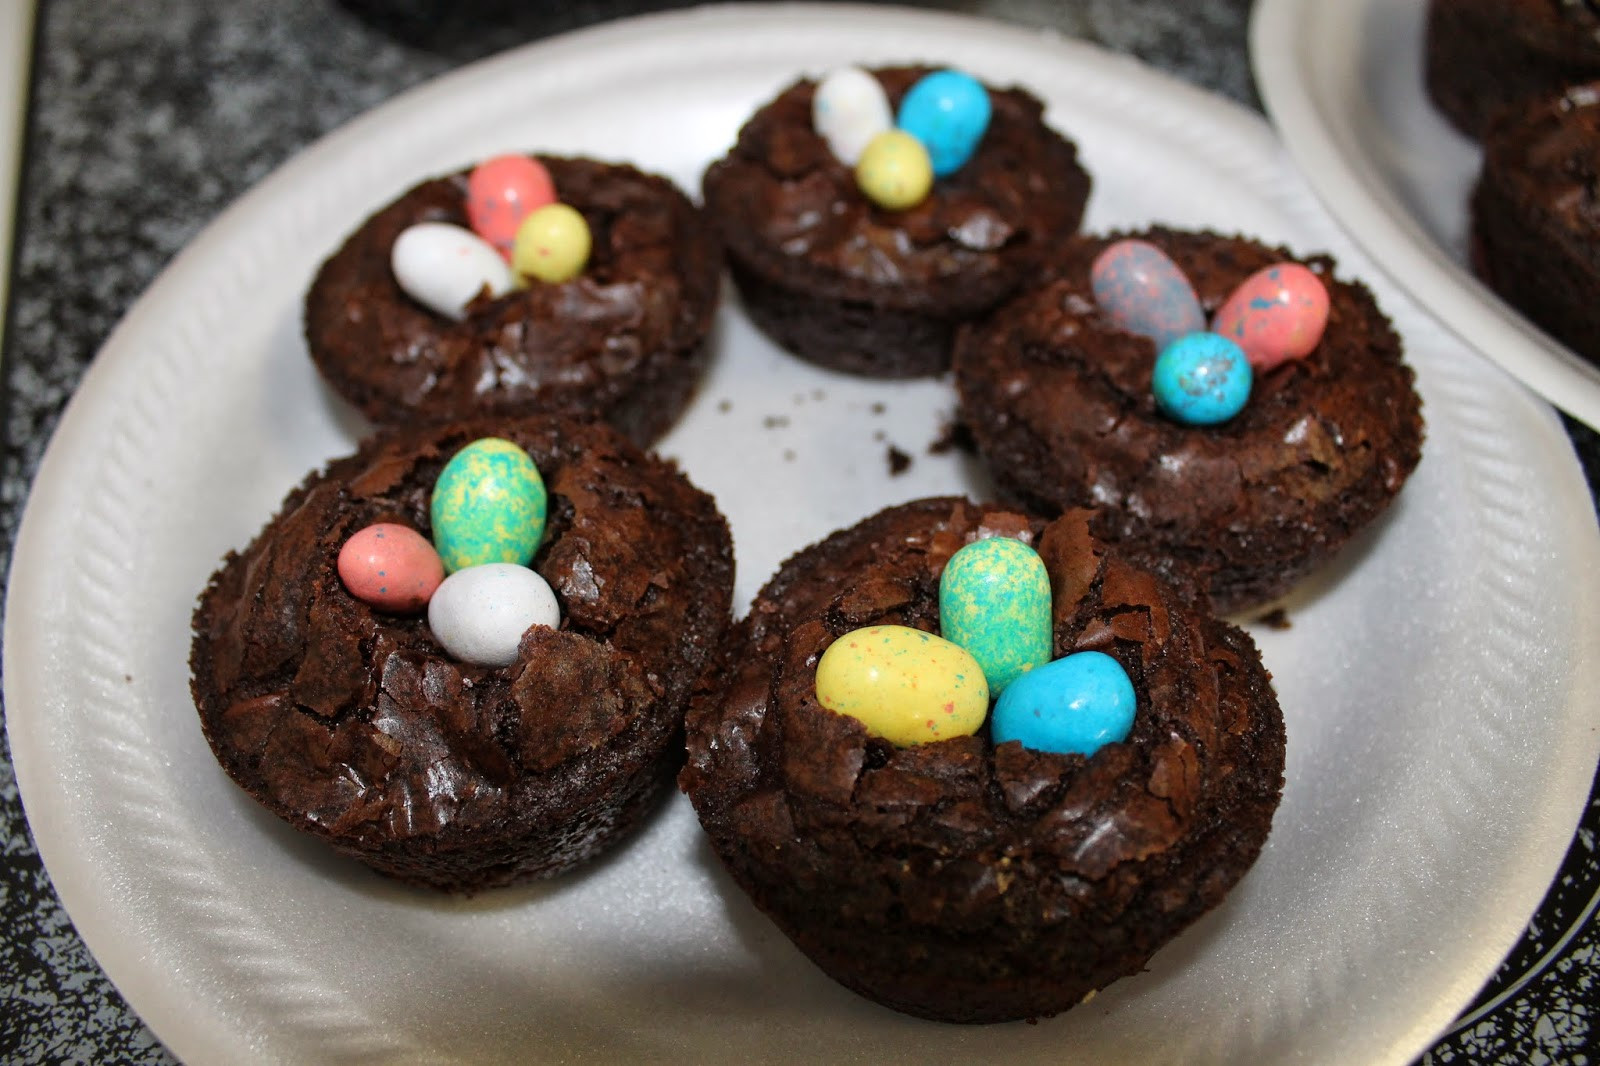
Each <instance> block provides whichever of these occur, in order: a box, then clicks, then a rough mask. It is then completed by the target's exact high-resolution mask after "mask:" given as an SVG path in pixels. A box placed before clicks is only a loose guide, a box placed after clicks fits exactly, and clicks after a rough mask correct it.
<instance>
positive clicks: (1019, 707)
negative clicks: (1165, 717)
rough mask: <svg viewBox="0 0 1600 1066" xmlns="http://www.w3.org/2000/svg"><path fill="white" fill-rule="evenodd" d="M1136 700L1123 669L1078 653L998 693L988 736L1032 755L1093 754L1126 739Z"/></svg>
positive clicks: (1105, 659) (1109, 660) (1097, 654)
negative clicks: (1012, 743)
mask: <svg viewBox="0 0 1600 1066" xmlns="http://www.w3.org/2000/svg"><path fill="white" fill-rule="evenodd" d="M1137 703H1138V697H1137V696H1135V694H1134V691H1133V682H1132V681H1130V680H1129V679H1128V674H1127V671H1125V670H1124V669H1123V668H1122V664H1121V663H1119V662H1117V660H1115V659H1113V658H1112V657H1111V656H1109V655H1106V654H1105V653H1103V652H1098V651H1080V652H1077V653H1076V654H1073V655H1068V656H1066V657H1064V658H1061V659H1057V660H1056V661H1055V662H1051V663H1046V664H1045V665H1043V666H1040V667H1036V668H1035V669H1033V670H1029V671H1028V672H1027V673H1025V674H1023V675H1022V676H1021V677H1019V678H1017V679H1016V680H1015V681H1013V682H1012V683H1011V684H1010V686H1008V687H1007V688H1006V690H1005V692H1003V693H1001V694H1000V699H999V701H998V702H997V703H996V704H995V705H994V717H993V720H992V721H991V722H990V725H989V731H990V736H991V737H993V739H994V742H995V743H996V744H1003V743H1005V742H1006V741H1008V740H1017V741H1021V742H1022V746H1023V747H1025V748H1032V749H1033V750H1034V751H1053V752H1056V753H1058V754H1062V755H1065V754H1070V753H1076V754H1079V755H1093V754H1094V753H1095V752H1097V751H1099V750H1100V748H1101V747H1102V746H1104V745H1106V744H1115V743H1117V742H1119V741H1123V740H1126V739H1128V733H1129V731H1130V730H1132V728H1133V714H1134V710H1135V707H1136V705H1137Z"/></svg>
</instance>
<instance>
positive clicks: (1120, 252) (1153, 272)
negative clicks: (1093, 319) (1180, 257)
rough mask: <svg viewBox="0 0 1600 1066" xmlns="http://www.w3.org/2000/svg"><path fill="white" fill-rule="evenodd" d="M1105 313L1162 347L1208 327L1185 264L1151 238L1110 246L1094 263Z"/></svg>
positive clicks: (1093, 283) (1094, 285)
mask: <svg viewBox="0 0 1600 1066" xmlns="http://www.w3.org/2000/svg"><path fill="white" fill-rule="evenodd" d="M1089 286H1090V288H1091V289H1093V290H1094V302H1095V303H1096V304H1097V305H1098V306H1099V308H1100V312H1101V313H1102V314H1104V315H1105V316H1106V317H1107V318H1109V319H1110V320H1111V321H1112V322H1113V323H1115V324H1116V326H1117V328H1118V329H1121V330H1126V331H1127V332H1129V333H1137V334H1139V335H1140V336H1141V337H1149V338H1150V339H1151V340H1152V341H1154V342H1155V345H1156V351H1158V352H1159V351H1161V349H1163V348H1165V347H1166V346H1167V345H1169V344H1171V343H1172V342H1173V341H1175V340H1177V339H1178V338H1179V337H1182V336H1184V335H1185V334H1188V333H1199V332H1201V331H1202V330H1204V329H1205V328H1206V315H1205V312H1204V311H1202V310H1201V309H1200V300H1199V298H1198V297H1196V296H1195V294H1194V286H1193V285H1191V284H1189V279H1188V278H1187V277H1186V276H1184V273H1183V269H1182V268H1181V267H1179V266H1178V264H1177V263H1174V262H1173V261H1172V259H1171V258H1170V257H1169V256H1168V255H1167V253H1166V252H1163V251H1162V250H1161V249H1160V248H1157V247H1156V246H1155V245H1153V244H1151V243H1150V242H1149V241H1139V240H1123V241H1115V242H1113V243H1112V244H1110V245H1107V247H1106V249H1105V251H1103V252H1101V253H1100V254H1099V255H1097V256H1096V257H1095V260H1094V263H1093V265H1091V266H1090V267H1089Z"/></svg>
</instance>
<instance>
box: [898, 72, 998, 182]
mask: <svg viewBox="0 0 1600 1066" xmlns="http://www.w3.org/2000/svg"><path fill="white" fill-rule="evenodd" d="M991 110H992V108H991V105H990V103H989V91H988V90H987V89H985V88H984V87H983V83H982V82H980V81H978V79H977V78H974V77H973V76H972V75H970V74H965V73H963V72H961V71H959V70H936V71H934V72H933V73H932V74H928V75H925V76H923V77H922V78H919V79H918V80H917V83H916V84H915V85H913V86H911V88H910V89H908V90H907V91H906V94H905V96H904V97H902V98H901V100H900V113H899V114H898V115H897V116H896V119H895V121H896V125H898V126H899V127H900V128H901V129H903V130H905V131H906V132H907V133H909V134H911V135H912V136H913V137H915V138H916V139H917V140H919V141H921V142H922V143H923V144H924V145H926V146H927V149H928V156H929V158H930V159H932V161H933V173H934V176H935V177H940V178H942V177H944V176H945V175H947V174H954V173H955V172H956V171H958V170H960V169H961V168H962V167H963V166H965V165H966V162H967V160H969V159H971V158H972V154H973V153H974V152H976V151H977V150H978V143H979V142H980V141H982V140H983V134H984V131H986V130H987V129H988V128H989V117H990V114H991Z"/></svg>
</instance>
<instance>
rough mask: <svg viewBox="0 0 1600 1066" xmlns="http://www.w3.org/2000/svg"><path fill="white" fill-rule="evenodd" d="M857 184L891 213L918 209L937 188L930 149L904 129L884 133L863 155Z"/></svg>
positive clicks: (857, 165) (872, 141)
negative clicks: (929, 158)
mask: <svg viewBox="0 0 1600 1066" xmlns="http://www.w3.org/2000/svg"><path fill="white" fill-rule="evenodd" d="M856 184H857V185H859V186H860V187H861V191H862V192H863V193H865V194H866V196H867V199H869V200H871V201H872V202H873V203H875V204H877V205H878V206H879V207H882V208H886V209H888V210H890V211H904V210H906V209H907V208H910V207H916V206H917V205H918V204H920V203H921V202H922V201H923V200H926V199H927V198H928V191H929V190H930V189H932V188H933V165H932V163H930V162H929V160H928V150H927V149H926V148H924V147H923V146H922V142H921V141H919V140H917V139H916V138H915V137H913V136H911V134H909V133H906V132H905V131H904V130H884V131H883V132H882V133H880V134H878V135H877V136H876V137H874V138H872V140H871V141H870V142H869V143H868V144H867V147H866V150H865V151H863V152H862V153H861V159H860V161H859V162H857V163H856Z"/></svg>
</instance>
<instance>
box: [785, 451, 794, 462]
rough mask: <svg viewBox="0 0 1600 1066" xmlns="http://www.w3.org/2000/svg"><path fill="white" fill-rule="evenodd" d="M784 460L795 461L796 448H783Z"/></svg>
mask: <svg viewBox="0 0 1600 1066" xmlns="http://www.w3.org/2000/svg"><path fill="white" fill-rule="evenodd" d="M783 461H784V462H786V463H792V462H794V449H793V448H785V449H784V450H783Z"/></svg>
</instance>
